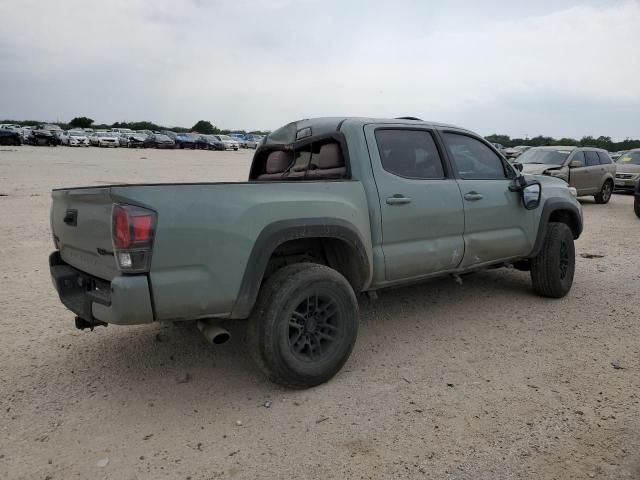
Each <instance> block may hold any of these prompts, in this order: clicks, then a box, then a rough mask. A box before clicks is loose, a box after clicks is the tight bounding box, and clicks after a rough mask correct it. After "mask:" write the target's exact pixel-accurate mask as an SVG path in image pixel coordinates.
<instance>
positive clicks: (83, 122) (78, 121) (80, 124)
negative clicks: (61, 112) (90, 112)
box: [69, 117, 93, 128]
mask: <svg viewBox="0 0 640 480" xmlns="http://www.w3.org/2000/svg"><path fill="white" fill-rule="evenodd" d="M91 125H93V119H91V118H89V117H75V118H74V119H72V120H71V121H70V122H69V126H70V127H72V128H91Z"/></svg>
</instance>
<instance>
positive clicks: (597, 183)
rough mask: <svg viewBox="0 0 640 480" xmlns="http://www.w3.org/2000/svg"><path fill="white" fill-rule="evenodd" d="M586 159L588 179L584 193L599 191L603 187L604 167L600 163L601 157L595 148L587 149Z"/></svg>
mask: <svg viewBox="0 0 640 480" xmlns="http://www.w3.org/2000/svg"><path fill="white" fill-rule="evenodd" d="M584 157H585V159H586V166H585V169H584V170H585V172H586V179H585V187H584V193H598V192H599V191H600V189H601V188H602V183H603V180H602V179H603V177H604V167H603V166H602V165H600V157H599V156H598V152H596V151H595V150H585V152H584Z"/></svg>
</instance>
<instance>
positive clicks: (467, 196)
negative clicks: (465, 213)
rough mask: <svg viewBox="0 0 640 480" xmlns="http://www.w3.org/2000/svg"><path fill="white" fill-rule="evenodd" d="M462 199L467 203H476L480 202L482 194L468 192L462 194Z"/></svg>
mask: <svg viewBox="0 0 640 480" xmlns="http://www.w3.org/2000/svg"><path fill="white" fill-rule="evenodd" d="M464 199H465V200H467V201H469V202H477V201H478V200H482V194H480V193H478V192H469V193H465V194H464Z"/></svg>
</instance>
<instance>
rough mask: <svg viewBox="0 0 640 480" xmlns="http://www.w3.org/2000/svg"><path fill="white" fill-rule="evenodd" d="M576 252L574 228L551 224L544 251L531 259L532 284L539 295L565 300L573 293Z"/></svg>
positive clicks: (544, 243)
mask: <svg viewBox="0 0 640 480" xmlns="http://www.w3.org/2000/svg"><path fill="white" fill-rule="evenodd" d="M575 253H576V252H575V246H574V243H573V233H572V232H571V229H570V228H569V227H568V226H567V225H566V224H564V223H557V222H551V223H549V224H548V225H547V231H546V233H545V237H544V241H543V244H542V249H541V250H540V252H539V253H538V255H536V256H535V257H534V258H532V259H531V281H532V282H533V289H534V290H535V291H536V293H537V294H538V295H542V296H543V297H551V298H562V297H564V296H565V295H566V294H567V293H568V292H569V290H571V285H572V284H573V275H574V273H575V266H576V259H575Z"/></svg>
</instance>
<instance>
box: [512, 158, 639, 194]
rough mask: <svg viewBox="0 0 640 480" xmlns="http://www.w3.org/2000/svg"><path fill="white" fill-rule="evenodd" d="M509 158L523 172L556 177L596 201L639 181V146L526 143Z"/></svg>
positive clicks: (629, 189) (634, 187)
mask: <svg viewBox="0 0 640 480" xmlns="http://www.w3.org/2000/svg"><path fill="white" fill-rule="evenodd" d="M614 158H615V160H614ZM509 160H510V161H511V162H512V163H514V164H516V166H517V167H518V168H519V169H520V170H522V171H523V172H524V173H528V174H532V175H549V176H552V177H556V178H560V179H562V180H564V181H565V182H567V183H568V184H569V186H571V187H574V188H575V189H576V190H577V193H578V196H585V195H593V196H594V198H595V200H596V203H607V202H608V201H609V200H610V199H611V194H612V193H613V192H614V191H615V190H619V191H629V192H632V191H634V190H635V189H636V186H637V185H638V183H639V182H640V149H633V150H629V151H626V152H616V153H614V154H610V153H609V152H607V151H606V150H603V149H601V148H595V147H575V146H559V145H556V146H545V147H528V148H527V149H526V150H525V151H523V152H520V153H519V154H518V156H517V157H510V158H509Z"/></svg>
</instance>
